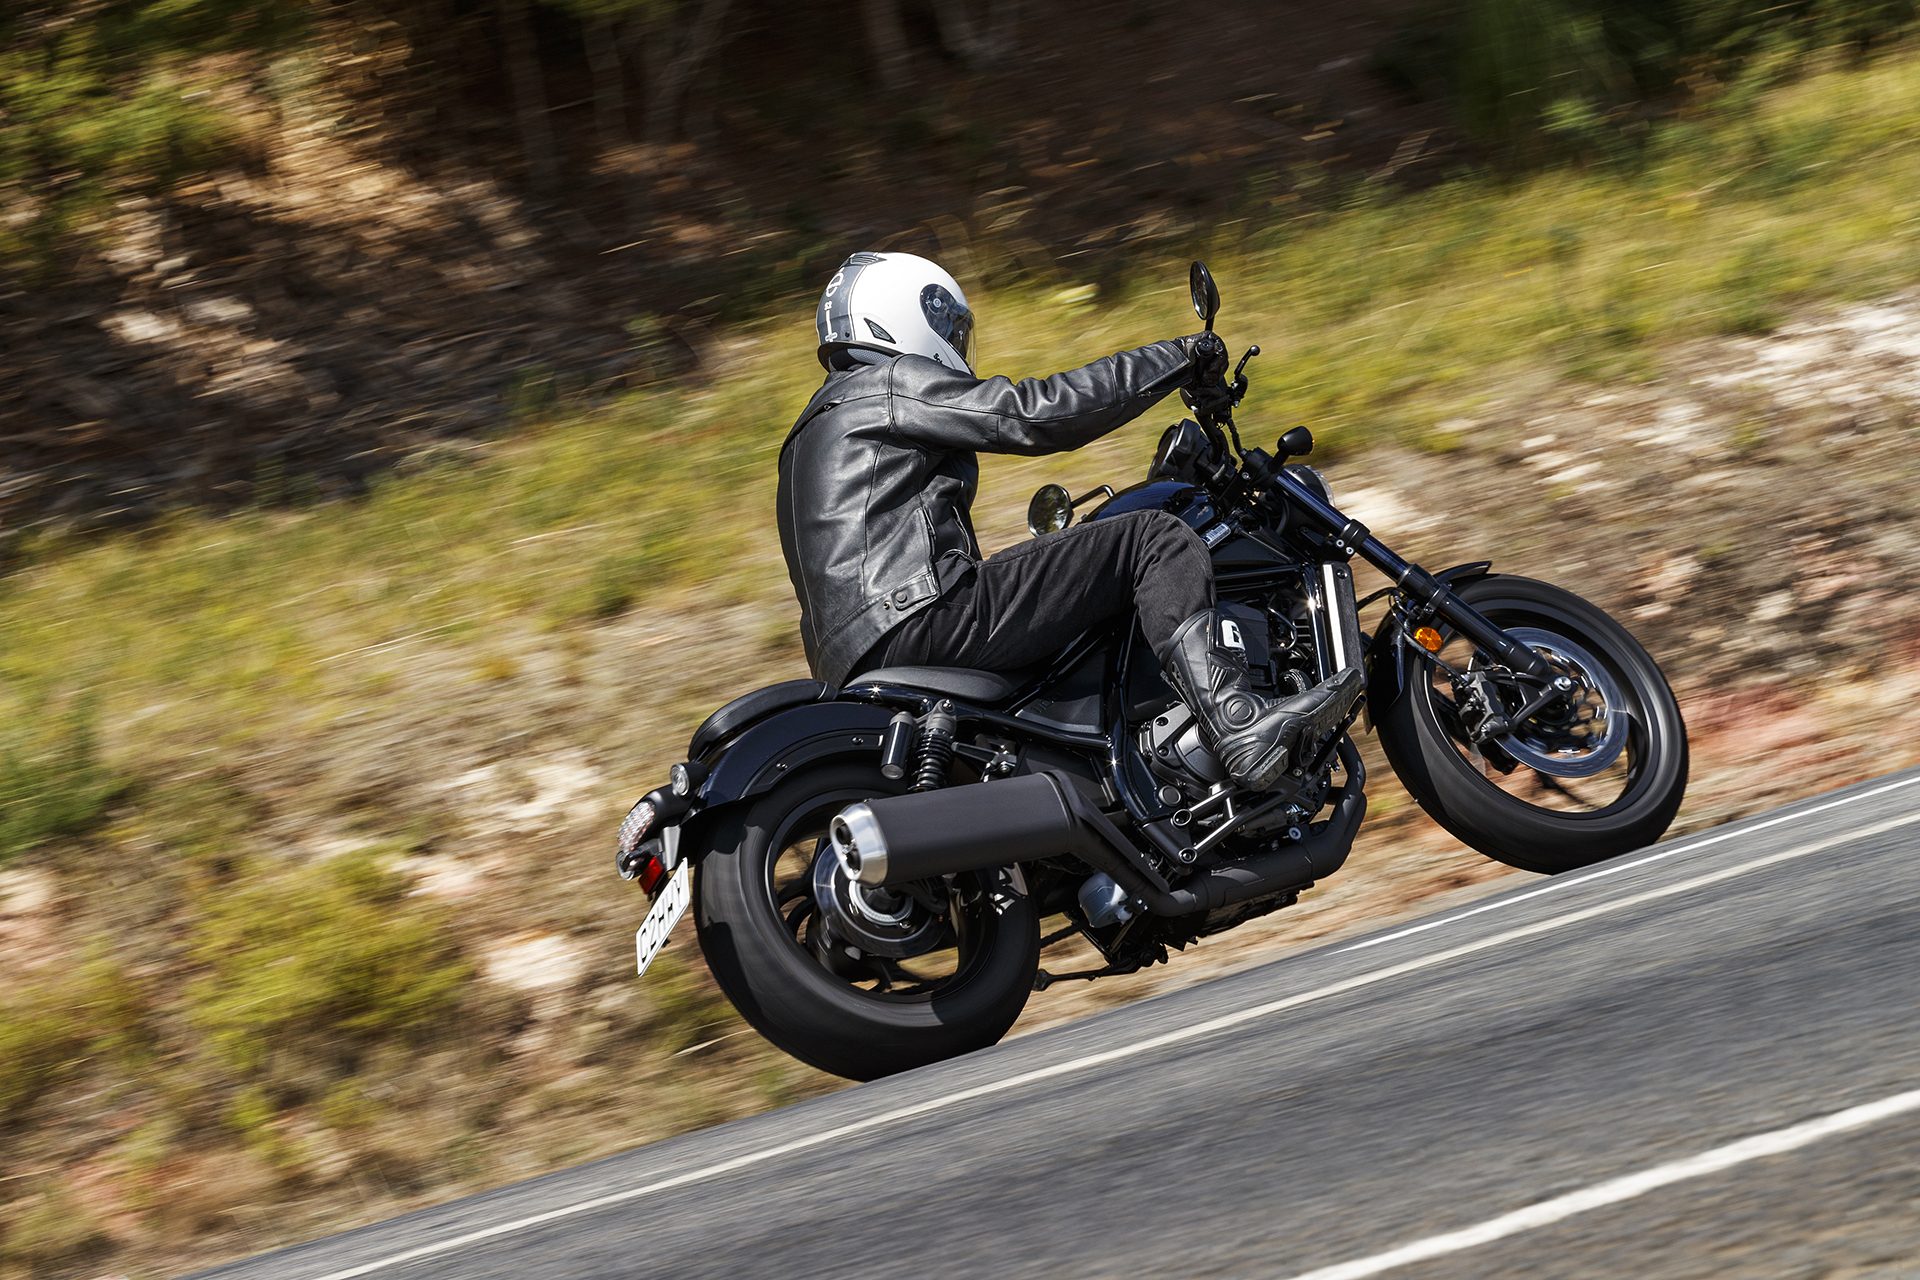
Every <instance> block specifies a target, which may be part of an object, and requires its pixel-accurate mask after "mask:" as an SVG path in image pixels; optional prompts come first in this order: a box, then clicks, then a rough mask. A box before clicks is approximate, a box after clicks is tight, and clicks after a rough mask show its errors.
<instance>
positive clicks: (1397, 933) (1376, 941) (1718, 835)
mask: <svg viewBox="0 0 1920 1280" xmlns="http://www.w3.org/2000/svg"><path fill="white" fill-rule="evenodd" d="M1907 787H1920V777H1913V778H1902V779H1901V780H1900V781H1898V782H1889V783H1887V784H1886V785H1885V786H1879V787H1874V788H1873V789H1872V790H1870V791H1856V792H1854V793H1853V794H1852V795H1848V796H1841V797H1840V798H1839V799H1837V800H1828V801H1826V802H1825V803H1824V804H1817V805H1814V806H1813V807H1812V808H1809V809H1800V810H1797V811H1795V812H1793V813H1786V814H1781V815H1779V816H1778V817H1773V818H1768V819H1766V820H1765V821H1762V822H1750V823H1742V824H1740V825H1738V826H1734V827H1730V828H1727V829H1726V830H1723V831H1716V832H1714V833H1713V834H1712V835H1710V836H1703V837H1701V838H1700V839H1698V840H1684V841H1682V842H1680V843H1679V844H1676V845H1674V846H1673V847H1672V848H1668V849H1661V850H1659V851H1658V852H1655V853H1650V854H1648V855H1647V856H1646V857H1644V858H1634V859H1632V860H1631V861H1628V862H1613V863H1609V864H1607V865H1606V866H1604V867H1600V868H1598V869H1597V870H1594V871H1590V872H1588V873H1587V874H1586V875H1580V876H1556V877H1554V878H1553V879H1552V880H1550V881H1548V882H1547V883H1546V884H1544V885H1541V886H1540V887H1539V888H1538V889H1529V890H1527V891H1526V892H1525V893H1515V894H1509V895H1506V896H1504V897H1502V898H1500V899H1499V900H1498V901H1497V902H1487V903H1482V904H1481V905H1480V906H1477V907H1468V908H1467V909H1466V910H1464V911H1456V912H1454V913H1453V914H1452V915H1450V916H1441V917H1440V918H1439V919H1437V920H1423V921H1421V922H1420V923H1419V924H1415V925H1408V926H1407V927H1406V928H1404V929H1395V930H1394V931H1393V932H1392V933H1383V934H1381V935H1380V936H1379V937H1377V938H1368V939H1366V940H1365V941H1364V942H1355V943H1351V944H1349V945H1348V946H1344V947H1338V948H1336V949H1335V954H1339V953H1341V952H1346V951H1365V950H1366V949H1367V948H1368V947H1377V946H1379V945H1380V944H1381V943H1384V942H1395V941H1398V940H1399V939H1401V938H1410V937H1412V936H1413V935H1414V934H1416V933H1425V932H1426V931H1427V930H1429V929H1439V928H1441V927H1443V926H1445V925H1450V924H1452V923H1454V922H1455V921H1456V920H1465V919H1466V918H1467V917H1468V916H1477V915H1479V914H1481V913H1482V912H1485V911H1499V910H1501V909H1502V908H1504V907H1510V906H1512V905H1513V904H1514V903H1516V902H1525V901H1527V900H1528V899H1529V898H1538V897H1540V896H1541V895H1542V894H1548V893H1557V892H1559V891H1560V890H1562V889H1573V888H1578V887H1579V886H1580V885H1583V884H1586V883H1587V882H1588V881H1590V880H1600V879H1603V878H1605V877H1607V876H1614V875H1619V874H1620V873H1621V872H1622V871H1632V870H1633V869H1634V868H1635V867H1644V866H1646V865H1647V864H1648V863H1650V862H1661V861H1664V860H1665V859H1667V858H1674V857H1678V856H1679V855H1681V854H1683V853H1692V852H1694V851H1695V850H1697V849H1705V848H1706V847H1708V846H1709V845H1716V844H1721V843H1723V842H1725V841H1728V840H1738V839H1739V838H1740V837H1742V836H1750V835H1752V834H1753V833H1754V832H1756V831H1765V830H1767V829H1768V828H1770V827H1778V826H1782V825H1784V824H1786V823H1789V822H1798V821H1800V819H1802V818H1811V817H1813V816H1814V815H1815V814H1817V813H1826V812H1828V811H1829V810H1832V809H1843V808H1845V807H1846V806H1848V805H1851V804H1858V803H1860V802H1861V801H1863V800H1871V799H1873V798H1874V797H1875V796H1883V795H1886V794H1887V793H1888V792H1890V791H1900V790H1903V789H1904V788H1907Z"/></svg>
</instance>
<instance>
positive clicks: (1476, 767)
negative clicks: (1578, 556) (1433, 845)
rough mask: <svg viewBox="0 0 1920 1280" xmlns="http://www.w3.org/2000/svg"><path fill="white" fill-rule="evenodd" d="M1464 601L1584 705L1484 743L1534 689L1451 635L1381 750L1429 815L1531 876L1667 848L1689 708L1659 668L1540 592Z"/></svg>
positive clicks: (1536, 586) (1382, 713) (1504, 582)
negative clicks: (1487, 721)
mask: <svg viewBox="0 0 1920 1280" xmlns="http://www.w3.org/2000/svg"><path fill="white" fill-rule="evenodd" d="M1458 594H1459V595H1460V597H1461V599H1463V600H1464V601H1466V603H1468V604H1470V605H1472V606H1473V607H1474V608H1475V609H1477V610H1479V611H1480V613H1482V614H1483V615H1485V616H1486V617H1487V619H1488V620H1489V621H1491V622H1493V623H1494V624H1496V625H1497V626H1500V627H1502V628H1503V629H1505V630H1506V631H1507V632H1508V633H1509V634H1511V635H1512V636H1514V638H1515V639H1517V640H1520V641H1521V642H1522V643H1524V644H1526V645H1528V646H1529V647H1531V648H1532V649H1533V650H1534V651H1535V652H1536V653H1539V654H1541V655H1542V656H1544V657H1545V658H1546V659H1547V661H1548V663H1549V664H1550V665H1551V666H1553V667H1554V668H1555V670H1556V671H1557V672H1559V673H1561V674H1564V675H1566V676H1568V677H1570V678H1571V679H1572V681H1573V682H1574V684H1575V686H1576V693H1575V695H1574V696H1573V697H1572V698H1570V699H1568V700H1566V701H1564V702H1562V703H1560V704H1557V705H1555V706H1553V707H1551V708H1549V709H1547V710H1545V711H1543V712H1542V713H1541V714H1540V715H1538V716H1535V717H1532V718H1530V719H1528V720H1527V721H1526V722H1524V723H1522V724H1519V725H1517V726H1515V728H1514V729H1513V731H1512V732H1510V733H1507V734H1504V735H1502V736H1500V737H1497V738H1492V739H1489V740H1487V741H1483V742H1476V741H1474V739H1473V734H1472V733H1471V732H1470V726H1471V725H1473V724H1474V723H1475V722H1476V719H1477V716H1478V714H1479V713H1480V712H1481V711H1482V709H1483V706H1484V705H1485V704H1484V702H1483V700H1486V701H1490V702H1492V703H1493V704H1496V708H1497V709H1498V710H1500V711H1503V712H1507V713H1511V712H1513V711H1515V710H1518V709H1520V706H1519V705H1517V704H1519V703H1520V700H1521V699H1522V698H1524V697H1525V696H1527V692H1526V690H1525V688H1524V686H1519V685H1516V684H1514V683H1511V682H1509V681H1507V680H1506V679H1505V678H1503V675H1502V669H1501V668H1499V667H1498V666H1497V665H1496V664H1494V663H1493V662H1491V661H1490V660H1489V659H1488V658H1487V656H1486V655H1485V654H1482V653H1480V652H1479V651H1478V650H1477V649H1476V648H1475V647H1474V646H1473V644H1472V643H1470V642H1469V641H1467V640H1466V639H1465V638H1464V637H1462V636H1459V635H1457V634H1455V633H1454V632H1452V631H1451V630H1450V629H1447V628H1445V627H1444V626H1442V625H1441V624H1437V623H1436V624H1435V625H1436V626H1438V627H1440V633H1441V639H1442V644H1441V648H1440V650H1439V652H1438V653H1437V654H1436V655H1435V656H1436V657H1437V658H1438V659H1439V662H1437V663H1430V662H1428V661H1427V660H1426V659H1424V658H1423V657H1421V656H1419V655H1418V654H1415V655H1412V656H1410V657H1409V659H1408V662H1409V666H1410V668H1411V678H1410V679H1409V682H1408V688H1407V689H1406V690H1405V691H1404V692H1403V693H1402V694H1401V696H1400V697H1399V698H1397V699H1395V700H1394V701H1392V702H1390V703H1389V704H1388V705H1387V706H1385V707H1384V708H1382V707H1375V708H1374V716H1375V719H1376V722H1377V723H1378V725H1379V729H1380V743H1381V746H1382V748H1383V749H1384V750H1385V751H1386V754H1387V759H1388V761H1389V762H1390V763H1391V764H1392V765H1393V769H1394V772H1395V773H1397V774H1399V776H1400V780H1401V782H1402V783H1404V784H1405V786H1406V788H1407V790H1408V791H1409V792H1410V793H1411V794H1412V795H1413V798H1414V800H1415V801H1417V802H1418V803H1419V805H1420V807H1421V808H1423V809H1425V810H1426V811H1427V813H1428V814H1429V815H1431V816H1432V817H1433V819H1434V820H1435V821H1436V822H1438V823H1439V824H1440V825H1441V826H1443V827H1445V828H1446V829H1447V830H1448V831H1450V832H1452V833H1453V834H1454V835H1455V836H1458V837H1459V838H1460V839H1461V840H1462V841H1464V842H1465V843H1466V844H1468V845H1471V846H1472V847H1473V848H1475V849H1478V850H1479V851H1480V852H1481V853H1484V854H1486V855H1488V856H1489V857H1492V858H1497V859H1499V860H1500V861H1501V862H1505V863H1508V864H1509V865H1511V866H1516V867H1521V868H1523V869H1525V870H1528V871H1540V872H1547V873H1552V872H1558V871H1570V870H1572V869H1574V868H1576V867H1584V866H1587V865H1589V864H1591V863H1594V862H1598V861H1600V860H1601V859H1603V858H1609V857H1612V856H1614V855H1615V854H1620V853H1625V852H1627V851H1628V850H1631V849H1637V848H1640V847H1641V846H1643V845H1649V844H1652V843H1653V842H1654V841H1655V840H1658V839H1659V838H1660V836H1661V834H1662V833H1663V832H1665V831H1666V829H1667V827H1668V825H1669V824H1670V823H1671V822H1672V821H1673V817H1674V814H1675V813H1677V812H1678V811H1679V808H1680V801H1681V798H1682V796H1683V795H1684V793H1685V791H1686V786H1687V735H1686V726H1685V724H1684V723H1683V722H1682V721H1681V719H1680V706H1679V704H1678V702H1676V701H1675V699H1674V696H1673V691H1672V690H1671V689H1670V688H1668V686H1667V681H1666V678H1665V677H1664V676H1663V675H1662V674H1661V672H1660V668H1659V666H1658V665H1657V664H1655V662H1654V660H1653V658H1652V657H1651V656H1650V655H1649V654H1648V653H1647V651H1646V650H1645V649H1643V648H1642V647H1641V646H1640V643H1639V641H1637V640H1635V639H1634V638H1633V636H1632V635H1630V634H1628V632H1627V629H1626V628H1625V627H1623V626H1621V625H1620V624H1619V623H1618V622H1615V621H1614V620H1613V619H1612V618H1611V617H1609V616H1608V615H1607V614H1606V613H1605V612H1604V611H1602V610H1601V609H1599V608H1597V607H1596V606H1594V605H1592V604H1590V603H1588V602H1587V601H1585V600H1582V599H1581V598H1580V597H1579V596H1576V595H1574V594H1573V593H1572V592H1570V591H1566V590H1563V589H1561V588H1559V587H1556V586H1554V585H1553V584H1551V583H1547V582H1536V581H1534V580H1533V579H1531V578H1518V577H1512V576H1509V575H1505V574H1493V575H1489V576H1488V577H1485V578H1480V579H1476V580H1475V581H1473V582H1470V583H1467V584H1466V585H1465V586H1464V587H1461V588H1460V589H1459V592H1458Z"/></svg>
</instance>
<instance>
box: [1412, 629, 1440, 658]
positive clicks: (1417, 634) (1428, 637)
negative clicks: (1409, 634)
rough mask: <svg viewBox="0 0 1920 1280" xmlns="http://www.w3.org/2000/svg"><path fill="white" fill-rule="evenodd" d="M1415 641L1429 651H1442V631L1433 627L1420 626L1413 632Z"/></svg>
mask: <svg viewBox="0 0 1920 1280" xmlns="http://www.w3.org/2000/svg"><path fill="white" fill-rule="evenodd" d="M1413 640H1414V643H1415V644H1417V645H1419V646H1420V647H1421V648H1422V649H1425V650H1426V651H1427V652H1428V653H1438V652H1440V633H1439V632H1438V631H1435V630H1434V629H1433V628H1432V627H1418V628H1416V629H1415V630H1414V633H1413Z"/></svg>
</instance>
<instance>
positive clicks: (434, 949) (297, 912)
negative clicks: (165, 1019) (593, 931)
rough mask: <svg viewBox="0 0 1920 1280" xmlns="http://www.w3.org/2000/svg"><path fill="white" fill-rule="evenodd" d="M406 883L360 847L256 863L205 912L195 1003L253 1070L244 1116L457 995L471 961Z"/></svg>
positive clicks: (429, 1019) (251, 1116)
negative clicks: (307, 861)
mask: <svg viewBox="0 0 1920 1280" xmlns="http://www.w3.org/2000/svg"><path fill="white" fill-rule="evenodd" d="M406 888H407V882H406V880H405V879H404V878H403V877H401V876H398V875H396V874H395V873H393V872H392V871H390V870H388V869H386V868H385V867H383V866H382V864H381V861H380V860H379V858H378V856H377V855H376V854H375V853H374V852H373V851H371V850H363V851H360V852H357V853H353V854H348V855H345V856H341V857H336V858H332V859H329V860H328V861H326V862H325V863H323V864H321V865H320V866H318V867H312V868H298V869H295V868H288V869H285V870H282V871H280V872H278V873H274V874H268V875H259V876H255V877H253V878H252V881H251V883H248V884H246V885H245V886H243V887H241V888H239V889H237V890H235V891H232V892H229V893H226V894H223V895H220V897H219V898H218V900H217V901H216V902H215V904H214V905H213V907H212V909H211V910H210V911H209V912H208V914H207V915H206V916H205V918H204V919H203V920H202V922H201V924H200V926H199V928H198V930H197V932H196V934H195V936H194V938H193V942H192V949H193V953H194V955H195V957H196V958H197V959H198V960H199V962H200V964H201V965H202V966H203V968H204V970H205V976H204V977H203V978H202V979H201V980H200V981H199V982H197V983H196V984H195V985H194V986H193V987H192V988H191V989H190V990H189V993H188V1000H189V1014H188V1016H189V1018H190V1020H191V1021H192V1023H193V1025H194V1027H195V1029H196V1030H197V1031H199V1032H200V1033H201V1034H203V1035H204V1036H205V1037H206V1038H207V1043H208V1044H209V1045H210V1046H211V1048H212V1051H213V1053H214V1054H215V1056H216V1057H217V1058H218V1059H220V1061H221V1065H222V1066H223V1067H224V1068H225V1070H226V1071H228V1072H231V1073H233V1074H234V1075H235V1076H237V1077H238V1078H240V1079H245V1080H250V1081H254V1082H255V1084H254V1086H253V1087H252V1088H250V1089H249V1090H248V1091H246V1092H243V1093H242V1095H241V1096H240V1098H239V1099H238V1100H237V1101H236V1103H235V1112H234V1115H235V1121H236V1124H237V1126H238V1127H240V1128H242V1129H249V1130H250V1129H255V1128H261V1127H264V1125H263V1123H262V1122H261V1121H260V1120H259V1115H260V1113H261V1112H262V1111H263V1110H264V1111H265V1113H266V1114H268V1115H271V1113H272V1107H273V1098H272V1094H273V1093H280V1094H285V1095H289V1096H293V1095H299V1094H302V1093H303V1092H312V1091H317V1090H318V1089H319V1088H322V1087H327V1086H331V1085H333V1084H335V1083H337V1081H338V1080H339V1079H340V1078H343V1077H344V1076H346V1075H348V1074H350V1073H351V1072H352V1071H353V1070H354V1069H355V1068H356V1067H357V1066H358V1065H359V1064H360V1062H361V1060H362V1058H363V1057H364V1055H365V1054H366V1053H367V1052H368V1051H369V1050H370V1049H371V1048H373V1047H374V1046H376V1045H380V1044H383V1043H405V1042H406V1041H407V1040H408V1039H409V1038H415V1037H418V1036H419V1035H420V1034H421V1033H422V1032H423V1031H426V1030H430V1029H432V1028H434V1027H435V1026H436V1025H444V1023H445V1020H446V1018H447V1017H448V1016H449V1015H450V1014H451V1013H452V1012H453V1011H454V1010H455V1009H456V1008H457V1007H458V1002H459V999H460V995H461V992H462V991H463V989H464V988H465V987H466V985H467V981H468V979H469V978H470V976H471V970H470V969H469V967H468V966H467V964H466V962H465V961H464V960H463V959H462V957H461V956H460V953H459V950H458V948H457V947H456V946H455V945H454V943H453V941H452V939H451V937H450V936H449V935H448V934H447V932H446V930H445V928H444V921H442V920H441V918H440V916H439V914H438V913H437V912H436V911H434V910H432V909H431V908H430V907H428V906H426V905H423V904H422V903H421V902H420V901H419V900H418V899H409V898H407V897H406V896H405V892H406ZM316 1080H317V1081H319V1082H321V1083H320V1084H319V1085H316V1084H314V1081H316Z"/></svg>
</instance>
